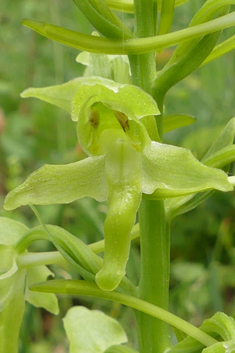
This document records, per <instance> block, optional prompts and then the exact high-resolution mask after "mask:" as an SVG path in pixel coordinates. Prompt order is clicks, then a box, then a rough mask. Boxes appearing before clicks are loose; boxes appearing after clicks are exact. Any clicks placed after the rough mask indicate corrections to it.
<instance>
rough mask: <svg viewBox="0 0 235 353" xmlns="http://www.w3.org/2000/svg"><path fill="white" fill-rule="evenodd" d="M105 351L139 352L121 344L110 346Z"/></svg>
mask: <svg viewBox="0 0 235 353" xmlns="http://www.w3.org/2000/svg"><path fill="white" fill-rule="evenodd" d="M105 353H138V351H136V350H135V349H133V348H131V347H128V346H124V345H119V346H112V347H110V348H108V349H107V350H106V351H105Z"/></svg>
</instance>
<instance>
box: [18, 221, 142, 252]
mask: <svg viewBox="0 0 235 353" xmlns="http://www.w3.org/2000/svg"><path fill="white" fill-rule="evenodd" d="M138 237H139V223H137V224H135V225H134V227H133V228H132V231H131V240H133V239H136V238H138ZM37 240H50V239H48V235H47V233H46V232H45V231H44V230H43V228H42V227H35V228H33V229H31V230H30V231H29V232H27V234H26V235H25V236H24V237H23V238H22V239H21V240H20V241H19V242H18V244H17V251H18V252H19V253H21V252H23V251H25V250H26V249H27V248H28V247H29V245H30V244H31V243H33V242H34V241H37ZM88 247H89V248H91V250H92V251H93V252H94V253H95V254H99V253H101V252H103V251H104V240H100V241H97V242H95V243H92V244H89V245H88ZM58 259H59V257H58Z"/></svg>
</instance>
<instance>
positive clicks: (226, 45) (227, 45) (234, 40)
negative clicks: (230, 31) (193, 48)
mask: <svg viewBox="0 0 235 353" xmlns="http://www.w3.org/2000/svg"><path fill="white" fill-rule="evenodd" d="M234 49H235V35H234V36H232V37H230V38H228V39H226V40H225V41H223V42H222V43H220V44H218V45H216V46H215V48H214V49H213V50H212V52H211V53H210V55H208V57H207V58H206V60H204V61H203V63H202V64H201V66H203V65H205V64H208V63H209V62H211V61H213V60H215V59H217V58H219V57H220V56H222V55H224V54H227V53H229V52H230V51H232V50H234Z"/></svg>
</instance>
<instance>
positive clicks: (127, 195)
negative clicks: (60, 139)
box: [5, 78, 233, 290]
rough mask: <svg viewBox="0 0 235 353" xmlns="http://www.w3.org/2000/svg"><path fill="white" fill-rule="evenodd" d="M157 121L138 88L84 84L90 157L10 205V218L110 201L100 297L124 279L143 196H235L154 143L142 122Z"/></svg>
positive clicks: (82, 134) (79, 116)
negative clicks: (28, 208)
mask: <svg viewBox="0 0 235 353" xmlns="http://www.w3.org/2000/svg"><path fill="white" fill-rule="evenodd" d="M73 84H74V82H73ZM66 90H68V86H66ZM51 91H52V88H51V90H50V94H51ZM61 93H62V91H60V94H61ZM55 95H56V94H55ZM45 100H48V99H45ZM158 114H159V110H158V107H157V105H156V103H155V101H154V100H153V99H152V97H151V96H149V95H148V94H147V93H145V92H144V91H142V90H141V89H140V88H137V87H135V86H130V85H123V84H118V83H116V82H113V81H111V80H106V79H100V78H88V79H87V80H86V81H84V79H83V80H82V81H80V82H78V86H77V90H76V93H74V97H73V100H72V117H73V120H77V121H78V123H77V128H78V138H79V142H80V144H81V146H82V148H83V149H84V150H85V151H86V152H87V153H88V154H89V157H88V158H86V159H85V160H83V161H80V162H76V163H72V164H68V165H46V166H44V167H42V168H40V169H39V170H38V171H36V172H34V173H33V174H31V175H30V176H29V177H28V179H27V180H26V181H25V182H24V183H23V184H22V185H20V186H19V187H17V188H16V189H15V190H13V191H11V192H10V193H9V195H8V196H7V198H6V200H5V208H6V209H8V210H11V209H14V208H16V207H19V206H21V205H27V204H37V205H48V204H58V203H68V202H72V201H74V200H76V199H79V198H82V197H84V196H90V197H92V198H94V199H96V200H98V201H103V200H107V201H108V206H109V211H108V214H107V218H106V221H105V224H104V236H105V255H104V263H103V267H102V269H101V270H100V271H99V272H98V273H97V275H96V281H97V284H98V285H99V286H100V288H102V289H103V290H113V289H115V288H116V287H117V286H118V285H119V283H120V281H121V279H122V278H123V276H124V274H125V268H126V262H127V260H128V256H129V247H130V232H131V229H132V227H133V225H134V222H135V217H136V212H137V210H138V208H139V205H140V201H141V197H142V194H145V195H146V196H147V197H149V198H152V199H164V198H170V197H175V196H180V195H187V194H192V193H197V192H201V191H205V190H211V189H216V190H221V191H230V190H233V188H232V186H231V184H230V183H229V181H228V178H227V175H226V174H225V173H224V172H223V171H221V170H218V169H214V168H210V167H207V166H205V165H203V164H201V163H200V162H199V161H198V160H197V159H196V158H195V157H194V156H193V155H192V154H191V152H190V151H189V150H186V149H184V148H179V147H175V146H170V145H166V144H162V143H159V142H155V141H151V140H150V137H149V135H148V132H147V130H146V128H145V125H144V124H143V123H142V121H141V119H142V118H144V117H146V116H151V115H158Z"/></svg>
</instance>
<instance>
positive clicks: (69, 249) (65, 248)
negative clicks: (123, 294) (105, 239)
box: [46, 225, 102, 281]
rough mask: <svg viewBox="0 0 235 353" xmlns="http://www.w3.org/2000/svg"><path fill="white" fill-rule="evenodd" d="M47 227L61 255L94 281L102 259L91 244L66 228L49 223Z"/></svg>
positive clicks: (81, 273) (80, 272) (83, 275)
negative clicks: (85, 242)
mask: <svg viewBox="0 0 235 353" xmlns="http://www.w3.org/2000/svg"><path fill="white" fill-rule="evenodd" d="M46 229H47V231H48V235H49V238H50V240H51V241H52V242H53V244H54V245H55V247H56V248H57V249H58V250H59V252H60V253H61V255H62V256H63V257H64V258H65V259H66V260H67V261H68V262H69V263H70V264H71V265H72V266H73V267H74V268H75V269H76V270H77V271H78V273H79V274H80V275H81V276H82V277H83V278H85V279H88V280H91V281H94V275H95V274H96V273H97V272H98V271H99V270H100V269H101V267H102V259H101V258H100V257H99V256H97V255H95V254H94V252H93V251H92V250H91V249H90V248H89V246H87V245H86V244H84V243H83V242H82V241H81V240H80V239H79V238H77V237H75V236H74V235H72V234H71V233H69V232H67V231H66V230H65V229H63V228H60V227H57V226H51V225H47V226H46ZM91 274H92V275H93V276H91Z"/></svg>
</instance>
